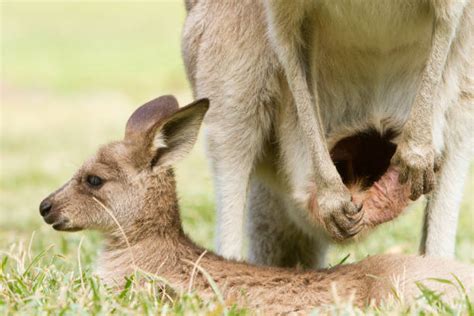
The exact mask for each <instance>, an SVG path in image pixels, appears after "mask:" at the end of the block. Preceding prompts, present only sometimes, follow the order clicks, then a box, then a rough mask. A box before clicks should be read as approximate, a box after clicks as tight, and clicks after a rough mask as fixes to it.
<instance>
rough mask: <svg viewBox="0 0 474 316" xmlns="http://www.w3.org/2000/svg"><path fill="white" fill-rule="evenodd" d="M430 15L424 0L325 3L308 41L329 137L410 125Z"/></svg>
mask: <svg viewBox="0 0 474 316" xmlns="http://www.w3.org/2000/svg"><path fill="white" fill-rule="evenodd" d="M432 16H433V15H432V12H431V10H430V7H429V6H428V5H427V4H421V1H419V2H417V1H401V0H399V1H393V0H373V1H370V0H345V1H344V0H342V1H332V0H324V1H322V2H320V4H319V5H318V6H317V7H316V8H315V10H314V14H312V15H311V18H310V20H309V26H310V28H311V31H310V32H307V33H306V34H310V35H309V36H308V37H309V38H307V41H308V43H309V45H308V51H307V55H308V60H309V71H310V74H311V75H310V78H311V80H312V86H313V87H315V88H317V90H316V89H315V91H314V93H316V92H317V93H318V96H319V100H320V106H321V115H322V119H323V122H324V125H325V130H326V133H327V136H328V137H329V140H331V138H337V137H340V136H341V135H342V136H343V135H345V134H350V133H351V131H354V130H363V129H366V128H370V127H372V128H376V129H378V130H380V131H383V130H385V129H388V128H391V129H396V130H399V129H400V128H401V127H402V126H403V124H404V123H405V121H406V119H407V117H408V115H409V113H410V110H411V105H412V103H413V100H414V97H415V93H416V90H417V87H418V84H419V81H420V77H421V72H422V70H423V67H424V65H425V63H426V60H427V57H428V53H429V49H430V43H431V33H432V21H433V17H432Z"/></svg>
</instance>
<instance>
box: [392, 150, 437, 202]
mask: <svg viewBox="0 0 474 316" xmlns="http://www.w3.org/2000/svg"><path fill="white" fill-rule="evenodd" d="M435 162H436V163H435ZM392 164H393V165H394V166H396V167H397V168H398V170H399V171H400V175H399V181H400V183H401V184H405V183H408V184H409V185H410V199H411V200H412V201H415V200H416V199H418V198H419V197H420V196H421V195H422V194H427V193H430V192H431V191H432V190H433V189H434V186H435V184H436V178H435V170H437V169H439V159H435V154H434V150H433V147H432V146H431V145H415V144H412V143H409V142H401V143H400V144H399V145H398V148H397V151H396V152H395V155H394V156H393V158H392Z"/></svg>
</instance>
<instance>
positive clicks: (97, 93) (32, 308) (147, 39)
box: [0, 1, 474, 314]
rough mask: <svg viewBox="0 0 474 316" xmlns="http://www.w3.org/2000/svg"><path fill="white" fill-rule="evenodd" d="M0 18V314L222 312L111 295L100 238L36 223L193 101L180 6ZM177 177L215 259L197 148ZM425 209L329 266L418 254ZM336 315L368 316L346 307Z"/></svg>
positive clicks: (121, 6)
mask: <svg viewBox="0 0 474 316" xmlns="http://www.w3.org/2000/svg"><path fill="white" fill-rule="evenodd" d="M1 13H2V17H1V32H2V33H1V39H2V56H1V58H2V70H1V82H0V83H1V89H2V91H1V98H2V99H1V100H2V104H1V112H0V115H1V122H0V124H1V125H0V132H1V134H0V136H1V144H0V145H1V153H0V157H1V158H0V159H1V160H0V314H4V313H6V314H14V313H16V312H18V313H21V314H32V313H34V314H46V313H53V314H63V313H65V314H76V313H81V314H83V313H88V312H94V313H104V314H105V313H109V312H116V313H118V314H127V313H130V312H133V311H138V312H140V313H146V314H148V313H149V314H156V313H158V312H159V313H165V312H167V311H168V312H172V313H177V314H193V313H196V312H200V313H203V314H207V313H210V314H220V313H222V312H224V311H225V310H223V309H222V306H221V305H220V303H219V301H218V300H216V301H214V302H203V301H201V300H200V299H199V298H198V297H197V296H195V295H185V296H183V297H180V298H176V299H175V300H174V301H173V302H171V301H169V300H168V299H163V298H162V297H161V296H160V295H159V294H158V293H159V287H160V284H161V282H159V281H156V280H155V281H151V282H150V283H149V286H148V287H147V288H145V289H139V288H137V287H136V286H135V284H134V283H131V284H130V285H129V286H128V287H127V288H126V290H125V291H123V292H121V293H115V292H113V291H111V290H110V289H107V288H106V287H104V286H103V285H102V284H101V283H100V281H99V280H97V279H96V278H95V277H94V276H93V267H94V261H95V258H96V255H97V252H98V250H99V249H100V236H98V235H97V234H94V233H87V232H81V233H75V234H66V233H58V232H55V231H53V230H52V229H51V228H50V227H48V226H47V225H45V224H44V223H43V222H42V220H41V218H40V216H39V212H38V204H39V202H40V201H41V199H42V198H43V197H45V196H46V195H47V194H49V193H50V192H52V191H53V190H54V189H56V188H57V187H59V186H60V185H61V184H62V183H63V182H65V181H66V180H67V179H68V178H69V177H70V176H71V175H72V173H73V172H74V171H75V169H76V168H77V167H78V166H79V165H80V164H81V163H82V161H83V160H84V159H85V158H86V157H88V156H89V155H90V154H92V153H93V152H94V151H95V149H96V148H97V147H98V145H99V144H102V143H105V142H108V141H110V140H114V139H119V138H120V137H121V136H122V135H123V127H124V124H125V121H126V119H127V118H128V116H129V114H130V113H131V112H132V111H133V110H134V108H136V107H137V106H138V105H140V104H142V103H143V102H145V101H147V100H148V99H150V98H152V97H155V96H158V95H160V94H165V93H166V94H168V93H173V94H176V95H177V96H178V98H179V100H180V102H182V104H184V103H186V102H188V101H190V100H191V97H190V93H189V90H188V86H187V83H186V79H185V76H184V69H183V66H182V61H181V58H180V50H179V37H180V31H181V25H182V22H183V18H184V10H183V6H182V4H181V1H156V2H107V3H105V2H103V3H79V2H72V3H61V2H51V3H47V2H41V3H40V2H30V3H26V2H2V3H1ZM177 172H178V181H179V194H180V197H181V204H182V216H183V220H184V225H185V230H186V231H187V232H188V233H189V235H191V236H192V238H193V239H194V240H196V241H197V242H198V243H200V244H201V245H203V246H206V247H209V248H212V247H213V227H214V202H213V192H212V183H211V179H210V173H209V170H208V166H207V162H206V160H205V157H204V153H203V146H202V142H201V143H199V144H198V146H197V147H196V148H195V150H194V151H193V154H192V155H191V156H190V157H188V158H187V159H186V160H185V161H184V162H182V163H180V164H179V166H178V167H177ZM469 179H470V181H469V182H468V185H467V188H466V194H465V197H464V200H463V204H462V209H461V220H460V227H459V233H458V237H457V257H458V258H459V259H460V260H463V261H466V262H471V263H474V246H473V240H474V231H473V229H472V228H473V227H474V181H473V180H474V172H471V176H470V178H469ZM421 207H422V205H421V203H418V204H416V205H414V206H413V207H412V208H411V209H410V210H409V211H408V212H407V213H406V215H404V216H402V218H400V219H398V220H396V221H395V222H393V223H389V224H386V225H384V226H383V227H381V228H380V229H378V230H377V231H375V232H374V233H373V234H372V235H370V236H369V237H368V238H366V239H365V240H363V241H361V242H359V243H356V244H351V245H346V246H340V247H335V248H333V249H332V251H331V253H330V260H329V261H330V262H331V263H337V262H339V261H340V260H341V259H343V258H344V257H346V256H347V255H348V254H349V255H350V257H349V259H348V261H349V262H352V261H355V260H358V259H360V258H363V257H365V256H367V255H371V254H376V253H387V252H392V253H393V252H395V253H414V252H416V251H417V247H418V242H419V239H420V227H421V218H422V212H421V211H422V210H421ZM428 296H429V295H428ZM425 298H426V297H425ZM450 309H452V312H453V313H454V314H455V313H457V312H459V311H464V312H467V305H466V301H464V302H462V303H461V304H460V305H459V306H457V305H456V306H455V305H452V306H444V305H442V304H441V303H440V301H439V300H436V299H434V301H433V302H431V303H428V304H426V303H420V304H418V305H417V306H415V307H411V308H409V307H404V306H399V305H395V306H388V307H386V308H384V309H382V310H377V309H373V308H372V309H368V310H365V311H364V312H365V313H372V314H376V313H382V314H384V313H388V312H390V313H400V312H402V313H418V312H422V311H423V312H425V313H428V314H429V313H436V312H443V313H450ZM329 310H330V311H332V313H335V314H340V313H342V314H354V313H355V314H357V313H362V311H358V310H355V309H353V308H351V307H350V306H345V305H340V306H337V307H336V306H332V307H329ZM227 312H229V313H231V314H233V313H239V311H238V310H230V311H229V310H227ZM247 312H248V313H252V312H251V311H247Z"/></svg>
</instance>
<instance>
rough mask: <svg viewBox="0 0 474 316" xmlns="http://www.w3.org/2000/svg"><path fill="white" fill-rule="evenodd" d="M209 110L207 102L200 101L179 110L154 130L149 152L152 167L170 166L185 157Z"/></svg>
mask: <svg viewBox="0 0 474 316" xmlns="http://www.w3.org/2000/svg"><path fill="white" fill-rule="evenodd" d="M208 109H209V100H208V99H200V100H197V101H194V102H193V103H191V104H189V105H187V106H185V107H183V108H181V109H179V110H178V111H177V112H176V113H174V114H172V115H171V116H170V117H169V118H168V119H166V120H165V121H164V122H163V124H161V126H160V127H159V128H157V129H156V131H155V133H154V136H153V142H152V143H151V144H150V151H151V152H152V153H154V156H153V159H152V162H151V163H152V165H154V164H159V165H171V164H174V163H175V162H176V161H178V160H179V159H181V158H183V157H184V156H186V155H187V154H188V153H189V152H190V151H191V149H192V148H193V146H194V144H195V143H196V140H197V136H198V133H199V129H200V127H201V124H202V121H203V119H204V116H205V114H206V112H207V110H208Z"/></svg>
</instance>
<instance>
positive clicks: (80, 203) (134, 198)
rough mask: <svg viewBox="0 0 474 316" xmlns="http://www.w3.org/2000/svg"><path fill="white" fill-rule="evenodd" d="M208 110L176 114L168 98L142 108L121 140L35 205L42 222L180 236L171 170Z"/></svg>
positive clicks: (203, 105)
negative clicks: (171, 231)
mask: <svg viewBox="0 0 474 316" xmlns="http://www.w3.org/2000/svg"><path fill="white" fill-rule="evenodd" d="M208 106H209V102H208V100H207V99H202V100H198V101H196V102H194V103H192V104H190V105H188V106H186V107H183V108H181V109H180V108H179V107H178V103H177V101H176V99H175V98H174V97H172V96H163V97H160V98H157V99H155V100H153V101H150V102H148V103H146V104H144V105H142V106H141V107H140V108H138V109H137V110H136V111H135V112H134V113H133V114H132V116H131V117H130V118H129V120H128V122H127V126H126V130H125V137H124V139H123V140H121V141H118V142H113V143H110V144H107V145H104V146H102V147H101V148H100V149H99V150H98V152H97V153H96V154H95V155H94V156H93V157H92V158H90V159H89V160H88V161H86V162H85V163H84V164H83V166H82V167H81V168H80V169H79V170H78V171H77V172H76V173H75V175H74V176H73V177H72V179H71V180H69V181H68V182H67V183H66V184H64V185H63V186H62V187H61V188H59V189H58V190H57V191H55V192H53V193H52V194H50V195H49V196H48V197H47V198H45V199H44V200H43V201H42V202H41V204H40V213H41V216H43V218H44V220H45V222H46V223H48V224H52V226H53V228H54V229H56V230H62V231H77V230H82V229H97V230H100V231H104V232H111V231H117V228H118V226H119V225H120V226H121V227H122V228H123V229H125V230H128V231H133V230H140V229H143V230H146V227H147V225H148V226H149V227H155V229H161V230H166V229H172V228H171V226H176V227H178V229H179V230H180V229H181V228H180V220H179V213H178V205H177V199H176V192H175V191H176V188H175V182H174V176H173V171H172V165H173V164H174V163H175V162H176V161H178V160H179V159H180V158H182V157H183V156H184V155H186V154H187V153H188V152H189V151H190V150H191V149H192V147H193V145H194V143H195V141H196V138H197V135H198V131H199V128H200V126H201V123H202V120H203V118H204V115H205V113H206V111H207V109H208ZM150 224H151V225H150Z"/></svg>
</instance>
